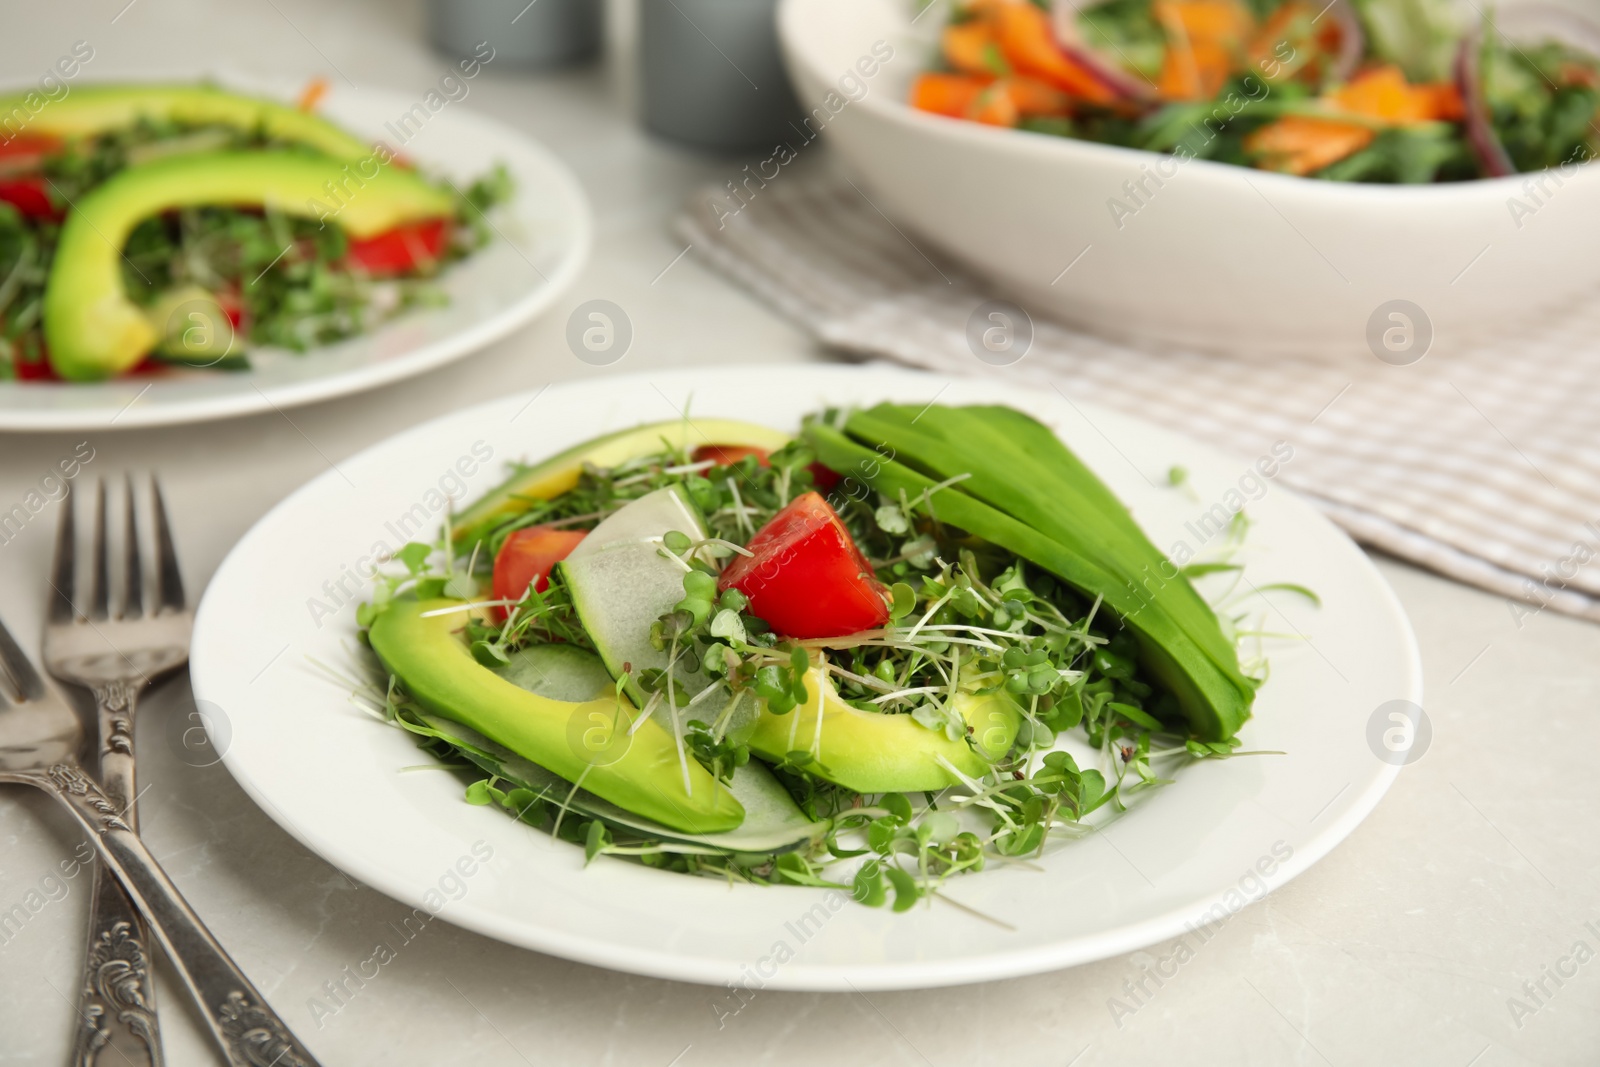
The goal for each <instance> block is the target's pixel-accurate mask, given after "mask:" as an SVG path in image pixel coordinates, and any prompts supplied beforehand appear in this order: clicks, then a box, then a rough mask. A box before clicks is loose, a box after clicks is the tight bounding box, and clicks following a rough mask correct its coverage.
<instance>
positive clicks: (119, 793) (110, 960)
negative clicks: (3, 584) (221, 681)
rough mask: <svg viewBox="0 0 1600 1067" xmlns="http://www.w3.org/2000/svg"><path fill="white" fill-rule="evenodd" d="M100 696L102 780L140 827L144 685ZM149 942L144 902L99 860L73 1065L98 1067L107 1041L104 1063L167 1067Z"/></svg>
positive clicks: (114, 686)
mask: <svg viewBox="0 0 1600 1067" xmlns="http://www.w3.org/2000/svg"><path fill="white" fill-rule="evenodd" d="M94 700H95V709H96V714H97V715H98V716H99V719H100V733H99V736H100V745H101V748H100V753H99V755H100V781H101V782H102V783H103V785H104V788H105V793H106V796H107V797H108V798H109V799H110V800H111V802H112V803H113V804H114V805H116V806H117V808H118V810H119V811H121V812H123V816H122V817H123V820H124V821H125V822H127V824H128V825H129V826H130V827H131V828H132V829H134V830H137V829H138V828H139V821H138V816H139V812H138V808H137V807H136V805H135V803H134V801H135V798H136V797H137V796H138V793H137V792H136V790H135V782H134V762H133V712H134V708H135V707H136V706H137V704H138V700H139V686H138V684H137V683H128V682H109V683H106V684H104V685H97V686H95V687H94ZM149 943H150V941H149V937H148V936H147V934H146V932H145V928H144V920H143V919H142V918H141V917H140V915H139V910H138V908H136V907H135V906H134V903H133V901H132V900H130V899H128V894H127V893H126V891H124V890H123V888H122V886H121V885H119V884H118V882H117V880H116V879H115V878H114V877H112V875H111V873H110V872H109V871H107V870H106V869H105V865H104V864H98V865H96V867H95V869H94V895H93V897H92V900H91V905H90V909H89V941H88V951H87V952H86V954H85V956H84V962H83V981H82V982H81V983H80V985H79V986H78V1032H77V1036H76V1038H75V1039H74V1042H73V1045H74V1047H73V1052H72V1063H73V1065H74V1067H93V1065H94V1064H95V1063H96V1062H97V1060H99V1059H100V1058H101V1053H102V1051H103V1050H105V1049H107V1048H110V1049H113V1050H115V1051H116V1052H117V1054H118V1055H117V1056H115V1057H113V1056H111V1055H109V1054H107V1055H106V1056H104V1061H105V1062H116V1063H119V1064H128V1065H132V1067H143V1065H148V1067H162V1063H163V1062H164V1057H163V1056H162V1054H161V1033H160V1026H159V1024H158V1022H157V1017H156V1004H155V988H154V985H153V983H152V980H151V974H150V962H151V961H150V953H149V949H148V948H147V946H148V945H149Z"/></svg>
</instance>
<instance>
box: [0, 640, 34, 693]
mask: <svg viewBox="0 0 1600 1067" xmlns="http://www.w3.org/2000/svg"><path fill="white" fill-rule="evenodd" d="M0 668H4V670H5V673H6V676H7V677H8V678H10V679H11V684H12V686H13V687H14V688H15V689H16V691H17V693H18V695H20V696H21V697H22V699H23V700H38V699H39V698H40V697H42V696H44V679H42V678H40V677H39V672H38V671H36V670H34V669H33V664H32V663H30V662H28V657H27V655H26V654H25V653H24V652H23V651H22V649H21V648H19V647H18V646H17V642H16V640H15V639H13V638H12V636H11V631H10V630H7V629H6V624H5V623H4V622H3V621H0Z"/></svg>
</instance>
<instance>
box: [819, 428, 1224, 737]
mask: <svg viewBox="0 0 1600 1067" xmlns="http://www.w3.org/2000/svg"><path fill="white" fill-rule="evenodd" d="M852 424H853V420H852ZM919 425H920V423H919ZM897 431H898V428H897ZM860 432H861V434H862V436H864V437H870V436H871V435H870V433H869V428H863V429H861V430H860ZM803 436H804V438H805V440H806V442H807V443H808V444H809V445H810V446H811V447H812V449H813V450H814V451H815V452H816V453H817V457H818V459H820V460H821V462H823V463H824V464H826V465H827V466H829V467H831V468H833V469H834V470H836V471H841V472H844V471H848V472H852V473H851V475H850V477H851V478H855V479H858V480H859V481H861V482H865V483H866V484H867V485H870V486H871V487H872V488H873V489H875V490H877V491H879V492H883V493H887V494H889V495H891V496H894V495H897V494H898V493H899V492H900V491H902V490H904V491H905V493H906V494H907V496H908V497H910V498H912V499H915V498H916V497H918V496H920V495H921V494H922V493H923V492H924V491H925V490H929V489H931V488H932V487H933V486H934V485H936V484H938V479H935V478H933V477H929V476H928V475H927V474H924V473H921V472H920V471H918V470H915V469H913V468H912V467H910V466H907V465H906V463H903V462H900V461H899V459H901V458H907V457H909V456H910V455H912V454H917V453H915V452H914V448H913V445H916V444H920V442H913V443H912V445H908V444H907V441H908V436H909V435H906V434H902V433H899V432H894V433H891V434H887V435H885V436H886V437H888V438H889V439H888V440H887V441H886V442H878V443H877V447H875V448H874V447H869V446H867V445H865V444H862V443H860V441H857V440H852V439H851V438H850V437H847V436H845V434H842V433H840V432H838V431H837V430H834V429H832V428H830V427H827V426H823V425H820V424H817V423H812V424H810V425H808V426H807V427H806V429H805V431H804V434H803ZM1052 436H1053V435H1052ZM991 445H992V443H991V442H989V441H988V440H987V439H986V438H975V439H973V440H972V441H971V443H970V444H969V445H968V448H969V449H971V450H973V451H969V452H968V455H969V456H971V455H976V454H979V453H978V452H977V451H976V450H977V449H980V448H989V447H991ZM1057 447H1060V448H1063V449H1064V447H1065V446H1060V445H1059V443H1058V446H1057ZM983 454H984V455H985V457H986V459H985V462H986V463H989V464H1007V465H1008V466H1007V467H1006V469H1007V470H1010V471H1011V472H1012V477H1014V478H1016V479H1017V480H1018V483H1019V486H1021V487H1024V488H1027V489H1030V490H1031V492H1032V493H1035V494H1039V495H1044V494H1048V493H1051V492H1055V491H1058V490H1059V491H1065V490H1064V489H1063V488H1062V487H1060V486H1059V485H1058V484H1057V482H1056V480H1055V479H1053V478H1052V477H1050V476H1047V475H1038V476H1037V477H1036V476H1035V474H1036V473H1037V472H1036V468H1039V467H1044V466H1046V465H1047V464H1046V463H1045V462H1040V461H1039V459H1033V460H1029V461H1027V462H1023V461H1021V460H1019V459H1017V457H1016V456H1015V455H1014V454H1013V453H1012V452H1011V451H1010V450H1007V451H998V452H989V453H983ZM891 455H892V456H895V457H896V458H895V459H888V458H886V457H887V456H891ZM1049 455H1050V453H1049V452H1045V453H1042V454H1041V458H1047V457H1049ZM940 458H941V459H945V458H947V457H946V456H944V455H943V454H941V455H940ZM972 465H974V464H972V463H971V461H970V460H968V461H967V463H966V466H972ZM929 466H930V467H931V468H932V469H935V470H938V469H939V465H938V464H936V463H935V464H930V465H929ZM955 473H961V471H953V472H952V474H955ZM950 476H952V475H945V474H940V475H939V479H943V478H945V477H950ZM1041 479H1042V480H1041ZM970 480H972V479H970V478H969V479H966V480H964V481H963V482H960V483H957V484H956V485H953V486H949V487H947V488H945V489H943V490H942V491H940V492H939V493H938V494H936V495H935V496H934V497H933V507H934V509H935V511H936V512H937V513H938V516H939V518H940V520H941V521H943V522H947V523H950V524H951V525H954V526H957V527H960V528H961V529H963V530H965V531H967V532H968V533H970V534H972V535H973V536H976V537H981V538H983V539H984V540H986V541H989V542H992V543H994V544H996V545H999V546H1000V547H1002V548H1005V549H1008V550H1009V551H1011V552H1015V553H1016V554H1017V555H1019V556H1021V557H1022V558H1023V559H1026V560H1028V561H1029V562H1031V563H1033V564H1035V565H1036V566H1038V567H1041V568H1043V569H1044V570H1047V571H1049V572H1050V573H1052V574H1054V575H1056V576H1057V577H1058V578H1060V579H1062V580H1063V581H1065V582H1066V583H1067V584H1069V585H1071V586H1072V587H1073V588H1075V589H1078V590H1079V591H1081V592H1083V593H1084V594H1085V595H1087V596H1090V597H1095V596H1100V597H1103V598H1104V602H1105V604H1106V606H1108V607H1109V608H1110V609H1111V610H1112V611H1113V612H1115V613H1116V615H1117V616H1118V617H1119V618H1120V619H1121V620H1122V621H1123V622H1124V623H1125V624H1126V625H1127V626H1128V627H1129V628H1131V629H1132V630H1133V632H1134V634H1135V636H1137V638H1138V639H1139V645H1140V652H1141V659H1142V660H1143V661H1144V663H1145V665H1146V666H1147V667H1148V668H1149V669H1150V670H1151V671H1152V673H1154V674H1155V675H1156V677H1158V678H1159V679H1161V681H1162V683H1163V684H1164V685H1166V686H1167V687H1168V688H1169V689H1171V690H1172V692H1173V694H1174V696H1175V697H1176V698H1177V700H1178V705H1179V707H1180V709H1181V710H1182V713H1183V715H1184V718H1185V719H1186V720H1187V723H1188V726H1189V728H1190V730H1192V731H1193V733H1194V735H1195V736H1197V737H1199V738H1201V739H1202V740H1207V741H1222V740H1224V739H1227V738H1230V737H1232V736H1233V735H1234V734H1236V733H1237V732H1238V730H1239V727H1240V726H1242V725H1243V724H1244V722H1245V720H1246V719H1248V718H1249V717H1250V707H1251V703H1252V701H1253V699H1254V693H1255V690H1254V686H1253V685H1252V684H1251V683H1250V681H1249V680H1248V679H1246V678H1244V677H1243V675H1242V674H1240V672H1239V668H1238V663H1237V660H1236V658H1234V656H1233V654H1232V650H1231V648H1230V649H1227V650H1226V655H1223V654H1222V650H1220V649H1218V648H1217V643H1218V641H1220V640H1221V637H1222V635H1221V632H1220V626H1219V624H1218V622H1217V619H1216V616H1215V615H1214V614H1212V613H1211V610H1210V608H1209V607H1205V605H1204V603H1203V602H1201V603H1200V605H1199V608H1198V610H1193V609H1186V608H1183V607H1181V606H1180V607H1179V608H1177V609H1176V610H1175V609H1174V608H1173V607H1172V606H1171V605H1170V604H1169V603H1168V602H1167V601H1166V600H1165V599H1162V598H1158V599H1155V600H1153V601H1152V599H1151V598H1150V597H1149V596H1148V591H1147V590H1146V589H1142V588H1140V587H1138V586H1136V585H1134V584H1133V583H1131V582H1130V581H1129V580H1128V579H1127V577H1126V576H1125V574H1124V573H1123V571H1124V570H1125V569H1126V567H1125V565H1124V566H1121V567H1119V566H1116V565H1115V561H1109V560H1107V559H1106V553H1107V551H1109V550H1108V549H1107V545H1110V544H1117V543H1119V541H1117V540H1115V539H1116V538H1120V537H1124V536H1126V534H1125V532H1124V533H1123V534H1117V533H1115V532H1114V531H1106V530H1103V529H1097V528H1096V527H1094V526H1092V525H1089V524H1090V523H1091V522H1092V519H1091V518H1090V517H1089V516H1088V514H1087V513H1089V512H1092V511H1094V510H1095V508H1097V507H1099V506H1101V503H1103V501H1102V502H1101V503H1095V502H1079V503H1078V506H1079V507H1081V508H1082V509H1083V510H1082V512H1078V511H1071V510H1070V509H1069V515H1068V518H1069V520H1072V519H1076V520H1081V521H1082V523H1083V525H1082V526H1081V527H1080V530H1081V532H1080V533H1077V534H1075V535H1072V536H1069V534H1071V533H1072V532H1071V531H1065V530H1061V529H1058V528H1056V527H1055V525H1054V522H1053V519H1054V516H1052V517H1051V518H1052V523H1051V525H1045V526H1035V525H1033V524H1032V523H1030V522H1027V521H1022V520H1021V519H1019V518H1017V517H1013V515H1011V514H1008V513H1007V512H1006V511H1003V510H1001V509H1000V508H999V507H996V506H994V505H992V504H990V503H987V502H985V501H984V500H982V499H979V497H978V496H976V495H971V494H969V493H967V492H963V491H962V487H963V486H965V484H966V481H970ZM980 484H981V485H984V486H985V488H988V487H989V484H988V482H987V481H986V482H983V483H980ZM1102 491H1104V492H1107V493H1108V494H1109V491H1108V490H1104V487H1103V486H1102ZM1113 500H1114V498H1113ZM1117 508H1118V509H1121V505H1120V504H1117ZM1123 514H1126V512H1125V510H1124V511H1123ZM1128 521H1129V522H1130V523H1131V522H1132V519H1131V517H1130V518H1129V519H1128ZM1052 533H1057V534H1059V535H1060V536H1062V537H1065V538H1067V539H1066V540H1058V539H1057V538H1056V537H1053V536H1051V534H1052ZM1140 536H1142V534H1141V535H1140ZM1102 539H1103V540H1102ZM1152 551H1154V550H1153V549H1152ZM1177 581H1178V582H1182V584H1183V585H1185V586H1187V584H1188V582H1187V580H1186V579H1182V578H1181V577H1180V578H1179V579H1178V580H1177ZM1168 584H1169V585H1175V584H1177V582H1169V583H1168ZM1189 592H1190V594H1192V593H1193V590H1192V589H1191V590H1190V591H1189ZM1174 595H1178V594H1168V596H1169V597H1171V596H1174ZM1196 599H1198V597H1196ZM1182 603H1187V600H1186V598H1185V599H1184V600H1183V601H1180V604H1182ZM1199 611H1203V612H1204V613H1205V614H1204V616H1201V615H1199V614H1198V612H1199ZM1186 624H1187V627H1188V628H1186ZM1207 626H1210V627H1213V628H1217V629H1218V633H1217V635H1216V637H1215V638H1211V637H1208V636H1207V635H1205V634H1204V633H1203V631H1204V629H1205V627H1207ZM1191 629H1192V630H1194V631H1196V632H1191ZM1197 633H1198V636H1197Z"/></svg>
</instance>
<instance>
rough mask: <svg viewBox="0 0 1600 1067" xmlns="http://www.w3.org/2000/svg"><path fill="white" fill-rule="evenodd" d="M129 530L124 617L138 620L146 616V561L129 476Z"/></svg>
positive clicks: (124, 558) (125, 544) (124, 589)
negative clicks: (143, 555)
mask: <svg viewBox="0 0 1600 1067" xmlns="http://www.w3.org/2000/svg"><path fill="white" fill-rule="evenodd" d="M127 496H128V509H127V530H126V534H127V537H126V541H125V543H124V544H123V546H122V550H123V568H122V569H123V576H124V578H125V579H126V581H125V583H124V585H123V590H122V617H123V618H125V619H137V618H138V617H139V616H141V615H143V614H144V561H143V557H142V554H141V553H140V551H139V523H138V518H137V516H136V515H135V514H134V504H133V475H131V474H129V475H128V476H127Z"/></svg>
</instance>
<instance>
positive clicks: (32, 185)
mask: <svg viewBox="0 0 1600 1067" xmlns="http://www.w3.org/2000/svg"><path fill="white" fill-rule="evenodd" d="M0 200H3V201H5V202H6V203H8V204H10V205H11V206H12V207H14V208H16V209H17V210H18V211H20V212H22V215H23V217H24V218H30V219H58V218H60V217H61V212H59V211H57V210H56V207H55V205H54V204H52V203H51V202H50V187H49V186H48V185H46V184H45V181H44V179H43V178H36V177H22V178H0Z"/></svg>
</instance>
